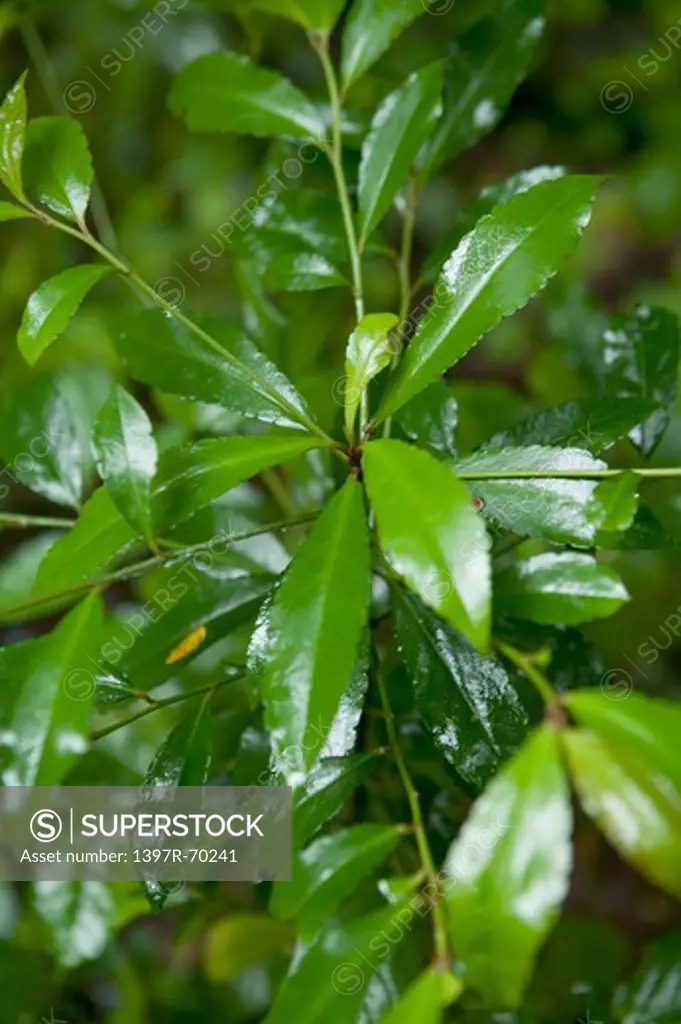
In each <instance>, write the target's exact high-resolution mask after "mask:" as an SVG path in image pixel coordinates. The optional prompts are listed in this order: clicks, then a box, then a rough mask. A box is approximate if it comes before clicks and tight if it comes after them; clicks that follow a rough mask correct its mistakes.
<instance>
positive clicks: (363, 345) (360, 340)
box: [345, 313, 400, 437]
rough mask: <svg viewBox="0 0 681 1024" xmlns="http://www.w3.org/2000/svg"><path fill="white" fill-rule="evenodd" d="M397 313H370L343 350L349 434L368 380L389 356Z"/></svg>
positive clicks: (346, 428) (383, 365)
mask: <svg viewBox="0 0 681 1024" xmlns="http://www.w3.org/2000/svg"><path fill="white" fill-rule="evenodd" d="M399 322H400V321H399V317H397V316H395V315H394V314H393V313H369V314H367V316H365V317H364V319H363V320H362V321H361V323H360V324H358V325H357V327H356V328H355V330H354V331H353V332H352V334H351V335H350V340H349V341H348V347H347V349H346V351H345V432H346V434H347V435H348V437H352V436H353V434H354V430H355V417H356V416H357V409H358V408H359V405H360V402H361V401H362V395H363V394H364V392H365V391H366V389H367V387H368V386H369V382H370V381H372V380H373V379H374V377H377V376H378V374H379V373H380V372H381V370H384V369H385V368H386V366H387V365H388V363H389V362H390V360H391V358H392V355H393V353H392V343H391V337H390V332H391V331H392V330H393V329H394V328H395V327H397V325H398V323H399Z"/></svg>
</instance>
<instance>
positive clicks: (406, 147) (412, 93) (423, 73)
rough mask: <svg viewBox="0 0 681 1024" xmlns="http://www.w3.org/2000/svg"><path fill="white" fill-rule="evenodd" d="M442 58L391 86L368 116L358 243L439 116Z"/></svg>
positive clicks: (388, 204) (375, 221) (379, 214)
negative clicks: (368, 123) (371, 118)
mask: <svg viewBox="0 0 681 1024" xmlns="http://www.w3.org/2000/svg"><path fill="white" fill-rule="evenodd" d="M443 74H444V64H443V62H442V61H435V62H434V63H433V64H429V65H428V66H427V67H425V68H422V69H421V70H419V71H415V72H414V74H412V75H410V76H409V78H408V79H407V80H406V82H404V84H403V85H401V86H400V88H399V89H396V90H395V92H391V93H390V94H389V95H388V96H386V98H385V99H384V100H383V102H382V103H381V105H380V107H379V108H378V110H377V111H376V115H375V116H374V119H373V121H372V122H371V131H370V132H369V134H368V135H367V137H366V139H365V140H364V145H363V146H362V161H361V163H360V167H359V234H360V245H363V243H364V241H365V240H366V239H367V238H368V237H369V235H370V234H371V232H372V231H373V230H374V228H375V227H376V225H377V224H378V223H379V222H380V221H381V220H382V219H383V217H385V215H386V213H387V212H388V210H389V209H390V207H391V206H392V204H393V201H394V199H395V196H396V195H397V193H398V191H399V189H400V188H401V187H402V186H403V185H404V183H405V181H406V179H407V175H408V174H409V170H410V168H411V167H412V165H413V163H414V161H415V159H416V156H417V154H418V152H419V150H420V148H421V146H422V145H423V143H424V142H425V140H426V139H427V138H428V136H429V135H430V132H431V129H432V127H433V124H434V123H435V120H436V118H437V117H438V115H439V113H440V110H441V107H440V94H441V92H442V81H443Z"/></svg>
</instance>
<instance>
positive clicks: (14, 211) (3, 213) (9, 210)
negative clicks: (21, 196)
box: [0, 202, 31, 221]
mask: <svg viewBox="0 0 681 1024" xmlns="http://www.w3.org/2000/svg"><path fill="white" fill-rule="evenodd" d="M30 216H31V214H30V213H29V212H28V210H24V209H22V207H21V206H15V205H14V203H5V202H0V221H5V220H20V219H21V218H22V217H30Z"/></svg>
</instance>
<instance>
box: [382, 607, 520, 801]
mask: <svg viewBox="0 0 681 1024" xmlns="http://www.w3.org/2000/svg"><path fill="white" fill-rule="evenodd" d="M394 604H395V612H396V620H395V621H396V636H397V643H398V647H399V650H400V654H401V655H402V658H403V660H404V664H405V666H406V668H407V671H408V673H409V675H410V677H411V680H412V684H413V687H414V699H415V704H416V709H417V711H418V713H419V714H420V715H421V717H422V719H423V721H424V722H425V724H426V726H427V728H428V729H429V731H430V732H431V734H432V736H433V739H434V741H435V743H436V745H437V747H438V748H439V749H440V750H441V751H442V753H443V755H444V757H445V758H446V759H447V761H448V762H449V763H450V764H451V765H453V766H454V768H455V769H456V771H457V772H458V774H459V775H460V776H461V778H462V779H464V780H465V781H466V782H467V783H469V784H470V785H471V786H473V787H474V788H475V789H477V790H480V789H482V788H483V786H484V785H485V784H486V783H487V782H488V781H489V780H490V778H491V777H492V776H493V775H494V773H495V772H496V771H497V770H498V769H499V768H500V766H501V765H502V764H503V762H504V761H505V760H506V758H507V757H509V756H510V755H511V754H512V753H514V752H515V750H517V748H518V747H519V746H520V745H521V744H522V742H523V740H524V739H525V736H526V734H527V728H528V719H527V714H526V713H525V710H524V709H523V707H522V705H521V703H520V700H519V698H518V694H517V693H516V691H515V689H514V687H513V685H512V683H511V681H510V679H509V677H508V674H507V673H506V670H505V669H504V667H503V665H502V664H501V662H500V661H499V660H498V659H497V658H494V657H483V656H482V655H481V654H479V653H478V652H477V651H476V650H475V648H474V647H472V646H471V644H470V643H468V641H467V640H465V639H464V638H463V637H461V636H459V635H458V634H457V633H456V632H455V631H454V630H453V629H452V628H451V626H449V625H448V624H447V623H446V622H443V621H442V619H440V618H438V616H437V615H435V614H434V612H432V611H430V609H428V608H426V607H425V606H424V605H423V604H421V602H419V601H417V600H416V599H415V598H414V597H412V596H411V595H409V594H406V593H400V592H399V591H396V592H395V595H394Z"/></svg>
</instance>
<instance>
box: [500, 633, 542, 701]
mask: <svg viewBox="0 0 681 1024" xmlns="http://www.w3.org/2000/svg"><path fill="white" fill-rule="evenodd" d="M497 647H498V648H499V651H500V652H501V654H503V655H504V657H505V658H508V660H509V661H511V662H513V664H514V665H515V666H516V668H519V669H520V671H521V672H522V673H523V675H524V676H527V678H528V679H529V680H530V682H531V683H532V685H533V686H534V687H535V689H536V690H537V691H538V692H539V694H540V695H541V698H542V700H543V701H544V703H545V704H552V703H553V702H554V701H555V699H556V691H555V690H554V688H553V687H552V686H551V683H550V682H549V681H548V679H547V678H546V676H545V675H544V673H543V672H541V671H540V670H539V669H538V668H537V666H536V665H535V664H534V662H533V661H532V658H531V656H530V655H528V654H526V653H525V652H524V651H519V650H518V649H517V647H511V645H510V644H506V643H504V642H503V641H502V640H499V641H498V642H497Z"/></svg>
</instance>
